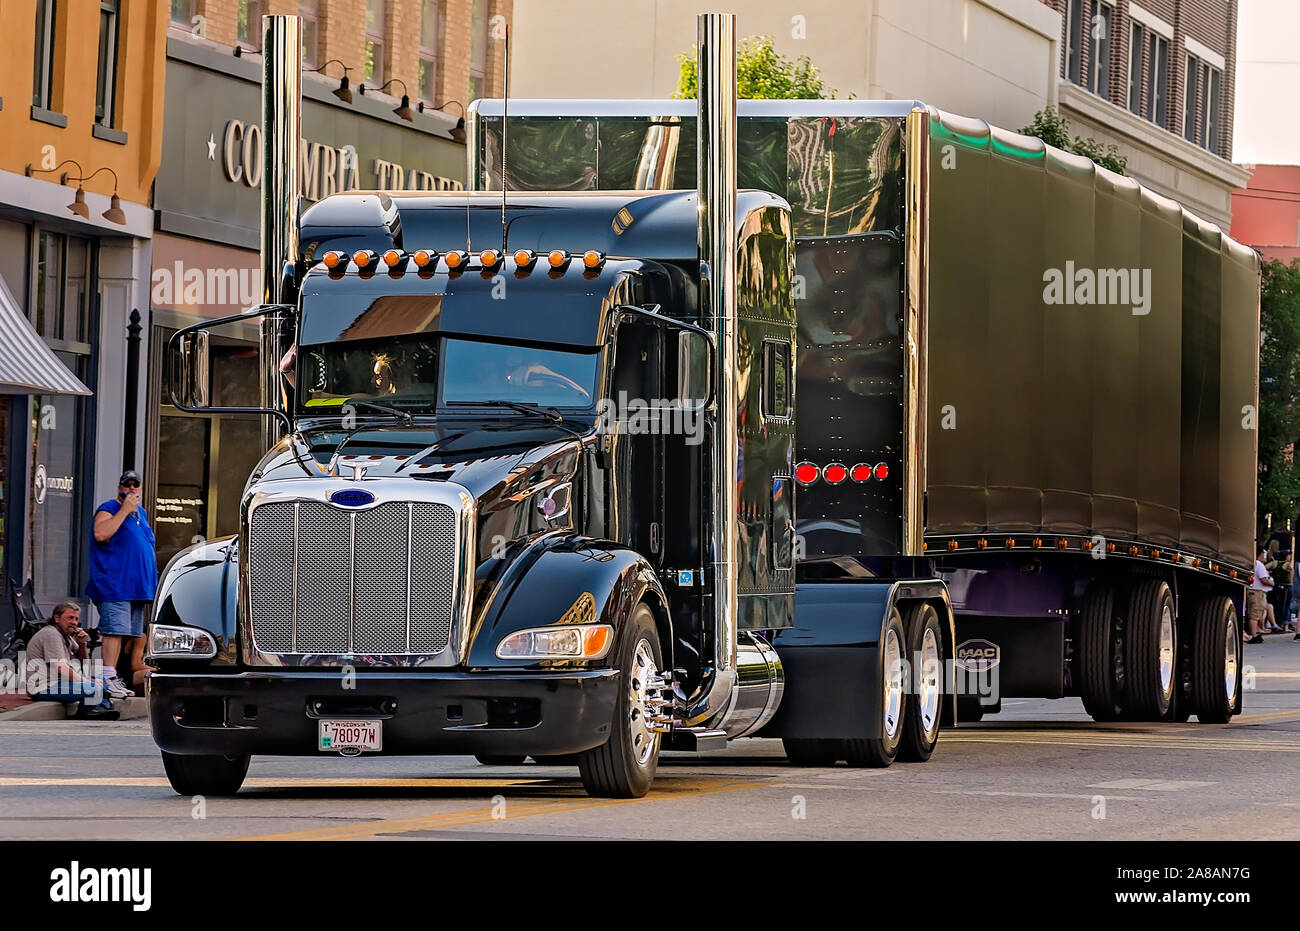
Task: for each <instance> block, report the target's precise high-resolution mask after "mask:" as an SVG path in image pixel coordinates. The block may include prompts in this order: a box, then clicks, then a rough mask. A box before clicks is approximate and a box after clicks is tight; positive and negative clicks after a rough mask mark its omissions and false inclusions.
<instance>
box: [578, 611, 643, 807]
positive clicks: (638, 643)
mask: <svg viewBox="0 0 1300 931" xmlns="http://www.w3.org/2000/svg"><path fill="white" fill-rule="evenodd" d="M662 666H663V658H662V655H661V654H660V651H659V635H658V633H657V631H656V629H655V621H654V614H652V613H651V611H650V608H649V606H648V605H646V604H645V603H644V602H642V603H640V604H638V605H637V606H636V610H634V611H633V612H632V616H631V617H630V618H629V619H628V622H627V624H626V626H625V627H624V630H623V637H622V640H621V641H620V643H619V648H618V668H619V670H620V671H621V672H622V676H621V678H620V684H621V687H620V689H619V693H618V698H617V700H616V701H615V703H614V721H613V726H612V727H611V729H610V734H609V740H607V741H605V743H603V744H601V745H600V746H599V747H596V748H594V749H592V750H586V751H584V752H583V753H581V754H579V756H578V772H579V774H580V775H581V776H582V785H583V787H584V788H585V789H586V790H587V794H588V795H594V796H596V797H599V798H640V797H641V796H643V795H645V794H646V793H647V792H649V791H650V783H652V782H654V778H655V771H656V770H657V769H658V768H659V747H660V745H661V743H662V742H663V741H662V736H663V735H662V734H661V733H660V732H659V731H657V730H652V729H651V722H650V720H649V717H650V715H652V714H654V713H655V712H656V711H657V707H658V702H659V701H660V700H661V699H662V689H663V687H664V686H663V681H662V679H661V678H660V674H659V670H660V669H661V668H662Z"/></svg>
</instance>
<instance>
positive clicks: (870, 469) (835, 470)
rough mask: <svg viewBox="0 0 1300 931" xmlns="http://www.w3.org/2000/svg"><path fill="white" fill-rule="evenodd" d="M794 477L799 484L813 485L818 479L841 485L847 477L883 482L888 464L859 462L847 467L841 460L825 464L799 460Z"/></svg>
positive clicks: (858, 480) (887, 470)
mask: <svg viewBox="0 0 1300 931" xmlns="http://www.w3.org/2000/svg"><path fill="white" fill-rule="evenodd" d="M794 477H795V481H797V482H798V483H799V484H800V485H813V484H815V483H816V482H817V481H818V480H819V479H820V480H822V481H824V482H826V484H828V485H842V484H844V483H845V482H846V481H848V480H849V479H852V480H853V481H855V482H858V483H865V482H870V481H872V480H873V479H874V480H875V481H878V482H883V481H884V480H885V479H887V478H889V464H888V463H886V462H877V463H876V464H875V465H872V464H871V463H869V462H859V463H858V464H857V465H855V466H852V467H849V466H846V465H845V464H844V463H842V462H832V463H829V464H827V465H825V466H818V465H817V464H816V463H813V462H801V463H799V464H798V465H797V466H795V468H794Z"/></svg>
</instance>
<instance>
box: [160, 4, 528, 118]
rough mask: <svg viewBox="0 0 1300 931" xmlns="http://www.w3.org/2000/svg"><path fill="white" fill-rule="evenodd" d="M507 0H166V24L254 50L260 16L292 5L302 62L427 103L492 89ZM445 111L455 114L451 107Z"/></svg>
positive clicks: (496, 85) (509, 8) (497, 79)
mask: <svg viewBox="0 0 1300 931" xmlns="http://www.w3.org/2000/svg"><path fill="white" fill-rule="evenodd" d="M513 6H514V2H513V0H304V2H299V0H171V23H172V26H171V28H172V30H173V33H191V34H192V33H194V32H195V31H196V30H197V31H200V32H201V35H202V37H203V38H206V39H207V40H208V41H211V42H214V43H217V44H219V45H228V46H236V45H239V46H243V47H244V48H247V49H250V50H256V49H257V47H258V46H259V45H260V44H261V17H262V15H264V14H277V13H278V14H285V13H297V14H298V15H299V16H301V17H302V19H303V39H304V42H303V46H304V47H303V60H304V65H305V66H307V67H317V68H320V67H322V66H325V67H324V73H325V74H326V75H328V76H329V77H332V78H334V79H335V80H337V79H338V78H340V77H342V76H343V71H342V69H343V68H344V67H346V68H347V69H348V77H349V79H350V82H351V84H352V86H353V87H356V86H357V85H360V84H364V85H365V86H366V88H367V92H368V93H375V92H376V91H375V89H376V88H379V87H381V86H383V85H384V84H387V83H388V82H390V81H391V82H393V83H392V84H391V85H390V86H389V88H388V93H389V94H390V95H391V96H392V97H393V98H394V99H396V98H400V97H401V96H402V93H403V91H402V87H403V85H404V86H405V88H406V93H408V94H409V96H410V98H411V106H412V107H414V106H416V104H417V102H423V103H424V105H425V106H426V107H430V106H434V105H437V104H443V103H445V102H446V101H452V100H454V101H457V102H459V103H461V104H467V103H468V102H469V101H470V100H473V99H474V98H476V97H488V96H500V94H501V68H502V59H503V56H504V43H502V42H500V41H495V40H498V39H500V38H501V37H502V35H503V34H504V30H503V28H502V27H503V25H504V23H507V22H509V21H510V19H511V16H512V13H513ZM196 18H197V19H196ZM335 60H337V61H336V62H335V63H333V64H330V65H328V66H326V64H325V63H326V62H331V61H335ZM338 62H341V63H342V64H341V65H340V64H338ZM398 82H400V83H398ZM450 112H453V113H455V114H456V115H458V116H459V111H458V110H457V109H456V108H454V107H453V108H452V109H451V111H450Z"/></svg>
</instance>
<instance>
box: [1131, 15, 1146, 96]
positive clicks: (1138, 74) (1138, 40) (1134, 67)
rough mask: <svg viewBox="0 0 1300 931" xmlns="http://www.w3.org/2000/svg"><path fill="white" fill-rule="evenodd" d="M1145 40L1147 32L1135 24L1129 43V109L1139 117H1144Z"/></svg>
mask: <svg viewBox="0 0 1300 931" xmlns="http://www.w3.org/2000/svg"><path fill="white" fill-rule="evenodd" d="M1145 40H1146V30H1145V29H1143V28H1142V27H1141V26H1139V25H1137V23H1134V24H1133V29H1132V30H1131V32H1130V34H1129V43H1128V108H1129V112H1131V113H1135V114H1137V115H1138V116H1141V115H1142V44H1143V42H1145Z"/></svg>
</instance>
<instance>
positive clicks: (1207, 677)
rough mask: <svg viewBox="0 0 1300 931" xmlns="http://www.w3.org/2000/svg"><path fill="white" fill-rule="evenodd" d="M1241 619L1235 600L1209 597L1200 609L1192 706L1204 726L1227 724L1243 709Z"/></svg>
mask: <svg viewBox="0 0 1300 931" xmlns="http://www.w3.org/2000/svg"><path fill="white" fill-rule="evenodd" d="M1240 693H1241V619H1240V618H1238V617H1237V609H1236V607H1235V606H1234V605H1233V603H1232V601H1231V599H1229V598H1227V597H1226V596H1223V595H1215V596H1212V597H1210V598H1207V599H1206V600H1205V601H1203V602H1202V603H1201V604H1200V605H1199V606H1198V607H1197V609H1196V629H1195V632H1194V634H1193V641H1192V703H1193V710H1194V711H1195V712H1196V719H1197V720H1198V721H1200V722H1201V723H1202V724H1226V723H1227V722H1228V720H1229V719H1230V718H1231V717H1232V715H1233V714H1234V713H1236V712H1237V711H1238V710H1239V708H1240V697H1239V696H1240Z"/></svg>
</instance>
